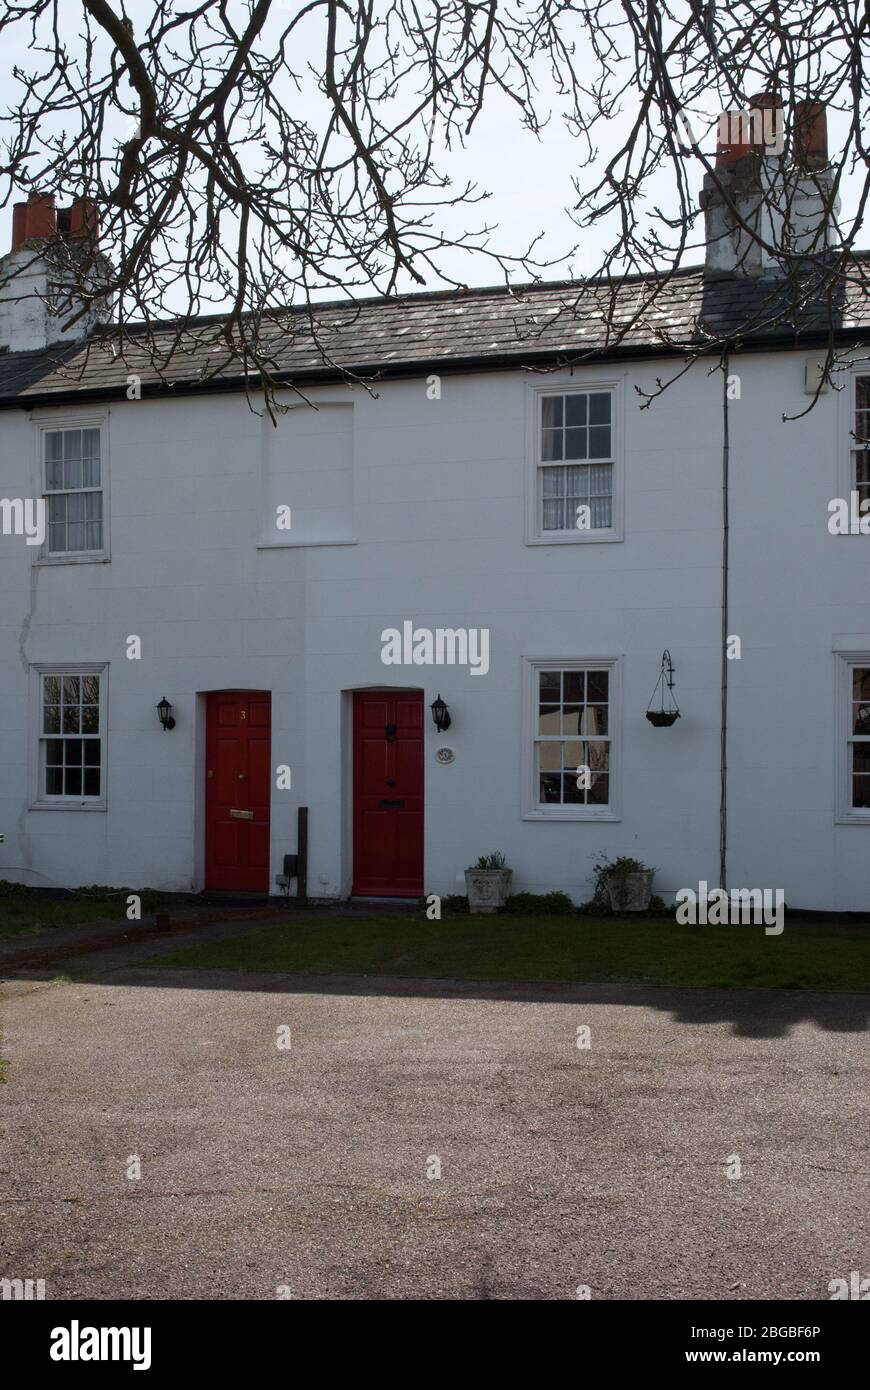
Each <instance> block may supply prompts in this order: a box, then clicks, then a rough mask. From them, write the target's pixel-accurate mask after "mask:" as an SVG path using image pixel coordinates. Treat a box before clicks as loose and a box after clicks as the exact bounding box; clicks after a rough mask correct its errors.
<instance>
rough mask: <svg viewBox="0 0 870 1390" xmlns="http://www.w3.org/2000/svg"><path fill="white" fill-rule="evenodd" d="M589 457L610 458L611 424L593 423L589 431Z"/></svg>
mask: <svg viewBox="0 0 870 1390" xmlns="http://www.w3.org/2000/svg"><path fill="white" fill-rule="evenodd" d="M589 457H590V458H591V459H609V458H610V426H609V425H593V426H592V428H591V429H590V431H589Z"/></svg>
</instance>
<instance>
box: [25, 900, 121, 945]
mask: <svg viewBox="0 0 870 1390" xmlns="http://www.w3.org/2000/svg"><path fill="white" fill-rule="evenodd" d="M126 911H127V908H126V898H125V897H124V896H122V895H119V894H117V893H115V894H112V895H107V896H106V897H93V898H90V897H87V898H57V899H54V898H47V897H45V896H44V895H42V894H35V893H12V894H9V896H8V897H7V896H5V895H4V896H2V897H0V938H2V937H7V936H19V935H20V934H21V933H22V932H33V931H45V930H46V929H47V928H49V927H81V926H84V925H86V924H87V923H89V922H101V921H103V920H104V919H106V920H108V921H113V922H118V921H121V920H122V919H123V918H124V917H125V916H126Z"/></svg>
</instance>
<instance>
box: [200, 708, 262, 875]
mask: <svg viewBox="0 0 870 1390" xmlns="http://www.w3.org/2000/svg"><path fill="white" fill-rule="evenodd" d="M207 699H208V707H207V714H206V734H205V762H206V774H205V775H206V783H205V886H206V888H210V889H214V888H226V889H230V890H236V891H239V892H260V893H268V891H269V802H270V792H271V788H272V774H271V729H272V697H271V695H270V694H269V693H268V692H266V693H264V692H262V691H238V690H232V691H229V690H227V691H223V690H221V691H217V692H216V693H214V694H211V695H209V696H208V697H207Z"/></svg>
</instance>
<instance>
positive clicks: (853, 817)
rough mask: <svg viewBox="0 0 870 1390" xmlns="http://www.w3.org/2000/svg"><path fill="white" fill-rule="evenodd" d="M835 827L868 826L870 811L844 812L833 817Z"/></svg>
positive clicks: (869, 823)
mask: <svg viewBox="0 0 870 1390" xmlns="http://www.w3.org/2000/svg"><path fill="white" fill-rule="evenodd" d="M834 824H835V825H870V811H866V812H863V813H862V812H860V811H851V812H850V811H844V812H843V813H842V814H841V815H837V816H835V817H834Z"/></svg>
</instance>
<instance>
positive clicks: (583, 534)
mask: <svg viewBox="0 0 870 1390" xmlns="http://www.w3.org/2000/svg"><path fill="white" fill-rule="evenodd" d="M624 387H625V373H622V374H621V375H619V376H608V377H589V378H586V377H584V376H581V375H574V376H566V377H563V378H549V379H548V380H547V382H546V383H545V384H543V383H541V384H539V383H534V384H531V383H530V384H529V385H528V386H527V389H526V534H525V544H526V545H601V544H606V543H607V542H608V541H622V540H623V539H624V514H625V389H624ZM592 391H608V392H609V393H610V395H611V396H612V398H613V405H612V408H611V456H612V464H613V495H612V500H611V508H612V511H611V521H612V525H611V526H607V527H603V526H602V527H600V528H598V529H597V530H592V529H591V528H590V529H589V530H588V531H581V530H578V529H577V528H576V527H574V528H573V529H570V530H566V531H545V530H544V529H543V526H542V520H543V518H542V516H541V513H540V507H539V489H540V481H539V477H540V473H541V459H540V451H541V444H540V441H541V409H542V402H543V399H544V397H545V396H566V395H571V394H572V393H574V394H578V395H579V394H587V393H589V392H592ZM603 461H604V462H606V460H603ZM581 462H586V460H581ZM591 462H593V463H594V462H595V460H594V459H593V460H591Z"/></svg>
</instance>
